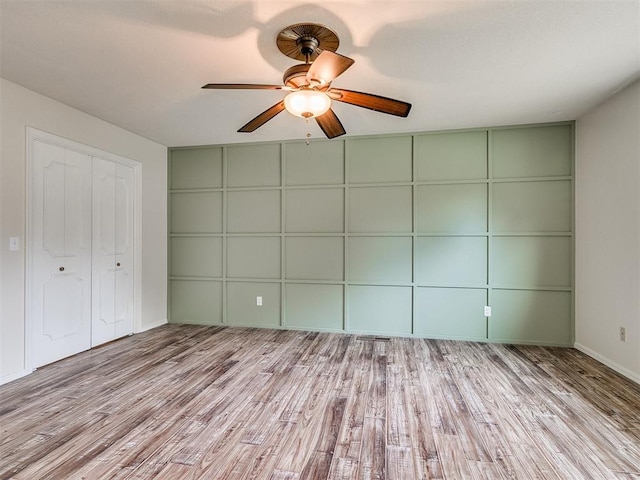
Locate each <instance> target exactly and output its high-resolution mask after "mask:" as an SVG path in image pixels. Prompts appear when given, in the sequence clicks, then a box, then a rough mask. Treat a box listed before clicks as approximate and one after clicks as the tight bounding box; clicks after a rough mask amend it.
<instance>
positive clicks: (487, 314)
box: [484, 305, 491, 317]
mask: <svg viewBox="0 0 640 480" xmlns="http://www.w3.org/2000/svg"><path fill="white" fill-rule="evenodd" d="M484 316H485V317H490V316H491V307H490V306H489V305H485V306H484Z"/></svg>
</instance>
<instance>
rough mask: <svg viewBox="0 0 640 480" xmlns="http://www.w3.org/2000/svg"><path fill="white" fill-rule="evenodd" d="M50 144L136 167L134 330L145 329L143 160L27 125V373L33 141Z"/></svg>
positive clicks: (29, 363)
mask: <svg viewBox="0 0 640 480" xmlns="http://www.w3.org/2000/svg"><path fill="white" fill-rule="evenodd" d="M36 140H37V141H40V142H44V143H49V144H51V145H55V146H58V147H63V148H66V149H68V150H73V151H74V152H77V153H82V154H85V155H89V156H90V157H92V158H93V157H98V158H102V159H104V160H108V161H111V162H114V163H119V164H121V165H126V166H127V167H131V168H133V203H134V205H133V332H134V333H138V332H141V331H142V330H143V328H142V269H141V266H142V255H141V254H142V238H141V237H142V163H141V162H139V161H136V160H132V159H130V158H126V157H123V156H121V155H117V154H115V153H111V152H107V151H105V150H101V149H99V148H97V147H92V146H90V145H86V144H83V143H80V142H76V141H74V140H71V139H68V138H64V137H61V136H59V135H55V134H52V133H49V132H45V131H43V130H38V129H36V128H33V127H27V131H26V142H27V145H26V154H27V155H26V157H27V162H26V163H27V171H26V214H27V216H26V222H25V223H26V235H25V248H26V252H25V253H26V255H25V262H26V265H25V300H24V308H25V320H26V321H25V331H24V343H25V350H24V351H25V359H24V360H25V363H24V364H25V369H26V371H27V372H31V371H33V370H34V368H33V351H32V350H33V319H32V318H31V301H32V296H33V294H32V291H31V279H32V275H31V270H32V268H33V258H32V253H33V248H32V243H33V241H34V239H33V232H32V227H31V220H32V218H33V214H32V212H33V200H32V195H33V192H32V191H31V184H32V178H33V142H34V141H36Z"/></svg>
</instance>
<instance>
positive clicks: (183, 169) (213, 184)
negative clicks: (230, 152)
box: [171, 147, 222, 189]
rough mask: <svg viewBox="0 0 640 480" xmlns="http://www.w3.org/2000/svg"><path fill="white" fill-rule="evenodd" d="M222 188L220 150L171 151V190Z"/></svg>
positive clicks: (191, 149) (212, 148)
mask: <svg viewBox="0 0 640 480" xmlns="http://www.w3.org/2000/svg"><path fill="white" fill-rule="evenodd" d="M220 187H222V148H221V147H209V148H188V149H183V150H172V151H171V188H173V189H178V188H220Z"/></svg>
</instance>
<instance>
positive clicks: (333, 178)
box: [285, 140, 344, 185]
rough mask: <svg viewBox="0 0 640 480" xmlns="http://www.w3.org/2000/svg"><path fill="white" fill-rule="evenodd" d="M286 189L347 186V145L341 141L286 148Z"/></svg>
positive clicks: (295, 145)
mask: <svg viewBox="0 0 640 480" xmlns="http://www.w3.org/2000/svg"><path fill="white" fill-rule="evenodd" d="M285 165H286V168H285V184H286V185H328V184H343V183H344V142H343V141H340V140H331V141H314V142H311V143H310V144H309V145H307V144H306V143H288V144H285Z"/></svg>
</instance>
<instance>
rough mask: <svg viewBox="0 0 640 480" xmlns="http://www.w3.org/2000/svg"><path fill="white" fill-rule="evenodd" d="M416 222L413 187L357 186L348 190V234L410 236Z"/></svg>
mask: <svg viewBox="0 0 640 480" xmlns="http://www.w3.org/2000/svg"><path fill="white" fill-rule="evenodd" d="M412 223H413V199H412V194H411V187H358V188H351V189H350V190H349V231H350V232H355V233H408V232H411V229H412Z"/></svg>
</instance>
